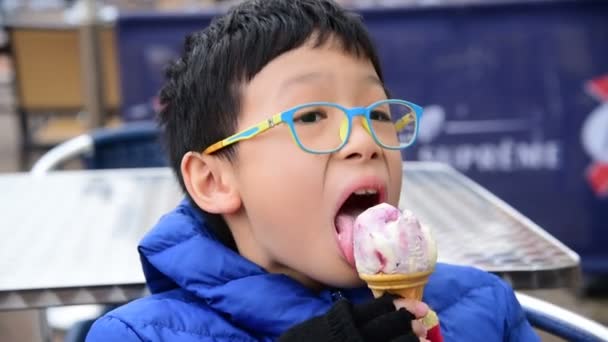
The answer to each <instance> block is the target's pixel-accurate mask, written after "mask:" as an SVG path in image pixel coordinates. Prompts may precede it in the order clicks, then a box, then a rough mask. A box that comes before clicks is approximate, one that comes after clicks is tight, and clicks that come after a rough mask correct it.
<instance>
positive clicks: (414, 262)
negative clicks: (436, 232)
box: [353, 203, 437, 274]
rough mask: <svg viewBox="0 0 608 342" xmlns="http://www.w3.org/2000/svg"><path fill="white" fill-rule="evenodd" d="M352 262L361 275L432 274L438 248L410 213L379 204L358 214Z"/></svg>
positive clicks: (428, 233)
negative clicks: (353, 260) (428, 272)
mask: <svg viewBox="0 0 608 342" xmlns="http://www.w3.org/2000/svg"><path fill="white" fill-rule="evenodd" d="M353 240H354V259H355V265H356V267H357V271H358V272H359V273H363V274H377V273H384V274H395V273H415V272H424V271H432V270H433V269H434V267H435V263H436V262H437V247H436V244H435V240H434V239H433V237H432V235H431V233H430V231H429V230H428V228H427V227H425V226H423V225H421V224H420V222H419V221H418V219H417V218H416V217H415V216H414V214H412V213H411V212H410V211H407V210H405V211H404V212H401V211H400V210H399V209H398V208H395V207H393V206H392V205H390V204H387V203H381V204H378V205H376V206H374V207H371V208H369V209H367V210H366V211H364V212H363V213H361V214H360V215H359V216H358V217H357V219H356V220H355V226H354V231H353Z"/></svg>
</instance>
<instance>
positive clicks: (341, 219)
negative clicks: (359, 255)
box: [336, 213, 356, 268]
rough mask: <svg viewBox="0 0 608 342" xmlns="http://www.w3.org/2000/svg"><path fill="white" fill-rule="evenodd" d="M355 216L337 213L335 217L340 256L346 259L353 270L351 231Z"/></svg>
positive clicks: (353, 258)
mask: <svg viewBox="0 0 608 342" xmlns="http://www.w3.org/2000/svg"><path fill="white" fill-rule="evenodd" d="M355 218H356V215H355V214H354V213H352V214H345V213H339V214H338V216H336V228H337V230H338V242H339V244H340V249H341V250H342V254H344V257H345V258H346V261H348V263H349V264H350V265H351V266H352V267H353V268H354V267H355V256H354V252H353V230H354V227H355Z"/></svg>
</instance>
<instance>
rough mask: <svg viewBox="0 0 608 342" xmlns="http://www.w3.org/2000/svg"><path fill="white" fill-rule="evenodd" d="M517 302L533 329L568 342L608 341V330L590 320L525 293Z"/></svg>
mask: <svg viewBox="0 0 608 342" xmlns="http://www.w3.org/2000/svg"><path fill="white" fill-rule="evenodd" d="M515 295H516V296H517V300H518V301H519V303H520V304H521V306H522V307H523V309H524V311H525V312H526V316H527V318H528V321H529V322H530V324H532V326H533V327H535V328H537V329H539V330H542V331H545V332H547V333H549V334H551V335H554V336H557V337H560V338H562V339H564V340H566V341H594V342H598V341H608V329H607V328H606V327H605V326H603V325H601V324H599V323H597V322H594V321H592V320H590V319H587V318H585V317H583V316H581V315H578V314H575V313H574V312H572V311H569V310H566V309H564V308H561V307H559V306H556V305H553V304H551V303H548V302H546V301H543V300H540V299H538V298H534V297H530V296H528V295H525V294H523V293H518V292H517V293H516V294H515Z"/></svg>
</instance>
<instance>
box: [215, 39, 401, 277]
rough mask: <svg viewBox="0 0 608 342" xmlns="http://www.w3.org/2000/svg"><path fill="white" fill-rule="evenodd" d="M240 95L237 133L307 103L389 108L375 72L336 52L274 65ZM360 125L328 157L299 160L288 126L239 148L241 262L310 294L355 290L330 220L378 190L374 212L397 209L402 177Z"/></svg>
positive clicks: (295, 56)
mask: <svg viewBox="0 0 608 342" xmlns="http://www.w3.org/2000/svg"><path fill="white" fill-rule="evenodd" d="M242 94H243V106H242V111H241V114H240V115H241V116H240V120H239V127H238V130H242V129H245V128H247V127H249V126H251V125H253V124H256V123H258V122H260V121H262V120H264V119H267V118H268V117H270V116H271V115H273V114H276V113H278V112H281V111H283V110H285V109H288V108H291V107H294V106H296V105H300V104H303V103H307V102H317V101H324V102H334V103H337V104H340V105H342V106H345V107H355V106H367V105H370V104H371V103H373V102H375V101H378V100H382V99H386V94H385V92H384V89H383V87H382V84H381V82H380V80H379V78H378V76H377V74H376V72H375V71H374V68H373V66H372V64H371V63H370V62H369V61H368V60H367V59H358V58H356V57H354V56H352V55H349V54H346V53H344V52H342V50H341V49H340V48H339V47H338V46H336V45H335V43H327V44H326V45H325V46H323V47H319V48H312V47H311V46H310V45H305V46H303V47H301V48H298V49H295V50H292V51H290V52H288V53H285V54H283V55H281V56H279V57H278V58H276V59H274V60H273V61H271V62H270V63H269V64H267V65H266V67H265V68H264V69H263V70H262V71H261V72H260V73H258V74H257V75H256V76H255V77H254V78H253V80H252V81H251V82H250V83H249V84H248V85H246V86H245V87H244V88H243V93H242ZM361 120H362V119H361V117H358V118H356V119H355V120H354V121H353V127H352V133H351V136H350V138H349V140H348V142H347V144H346V145H345V146H344V148H342V149H341V150H340V151H338V152H335V153H333V154H320V155H317V154H311V153H307V152H305V151H303V150H301V149H300V148H299V147H298V146H297V145H296V143H295V142H294V141H293V139H292V137H291V135H290V131H289V128H288V126H287V125H281V126H279V127H277V128H273V129H271V130H269V131H268V132H266V133H264V134H261V135H259V136H257V137H255V138H254V139H250V140H248V141H246V142H243V143H241V144H239V150H238V158H237V160H236V162H235V163H234V164H233V167H234V170H233V172H234V175H235V182H236V187H237V189H238V192H239V194H240V197H241V201H242V210H240V215H241V218H239V219H227V220H228V222H229V224H230V225H231V227H232V228H233V229H232V230H233V234H234V235H235V239H236V241H237V244H238V245H239V250H240V252H241V253H242V254H243V255H244V256H246V257H248V258H250V259H251V260H253V261H254V262H257V263H258V264H260V265H261V266H262V267H265V268H266V269H267V270H268V271H270V272H282V273H287V274H289V275H291V276H293V277H294V278H296V279H298V280H300V281H302V282H304V283H306V284H309V285H314V284H317V283H322V284H326V285H330V286H341V287H349V286H355V285H359V284H361V281H360V280H359V279H358V277H357V274H356V271H355V270H354V266H353V265H352V259H351V262H348V261H347V259H349V258H350V257H349V258H347V257H345V255H344V253H343V252H342V248H340V245H341V243H340V242H339V240H345V241H346V243H347V244H348V243H351V244H352V242H350V241H351V239H350V238H348V232H343V231H339V227H338V226H340V225H336V223H335V222H336V217H337V215H338V214H339V213H340V212H341V211H340V208H341V207H342V204H343V203H344V201H345V200H346V199H347V198H348V197H349V196H350V195H351V194H352V193H353V192H354V191H355V190H360V189H376V190H379V194H378V195H377V196H376V197H375V198H374V199H373V200H372V202H379V201H384V202H387V203H390V204H392V205H395V206H397V204H398V201H399V194H400V189H401V177H402V176H401V154H400V152H399V151H390V150H385V149H382V148H381V147H380V146H378V145H377V144H376V143H375V142H374V140H373V138H372V137H371V136H370V134H369V133H368V132H367V131H366V130H365V129H364V128H363V126H362V122H361ZM336 134H338V132H336ZM374 204H375V203H374ZM361 205H362V206H370V205H373V204H371V203H370V202H369V201H367V203H365V204H361ZM358 209H359V210H358V211H361V210H363V208H358ZM235 225H239V226H240V227H238V228H236V229H235V227H234V226H235ZM245 241H246V242H245ZM347 254H348V253H347Z"/></svg>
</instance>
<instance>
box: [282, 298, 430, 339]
mask: <svg viewBox="0 0 608 342" xmlns="http://www.w3.org/2000/svg"><path fill="white" fill-rule="evenodd" d="M428 311H429V308H428V306H427V305H426V304H424V303H422V302H419V301H414V300H409V299H402V298H400V299H396V298H395V297H394V296H392V295H384V296H382V297H381V298H378V299H374V300H373V301H371V302H368V303H365V304H361V305H354V306H353V305H352V304H351V303H350V302H348V301H346V300H340V301H338V302H336V304H334V306H333V307H332V308H331V309H330V310H329V311H328V312H327V313H326V314H325V315H323V316H319V317H315V318H312V319H310V320H308V321H305V322H303V323H301V324H298V325H296V326H294V327H293V328H291V329H289V330H288V331H287V332H285V334H283V335H282V336H281V337H280V338H279V341H283V342H295V341H315V342H332V341H340V342H342V341H343V342H347V341H348V342H351V341H352V342H365V341H374V342H376V341H377V342H385V341H386V342H419V341H426V329H425V327H424V325H423V324H422V322H421V321H420V319H421V318H422V317H424V316H425V315H426V314H427V312H428Z"/></svg>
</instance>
